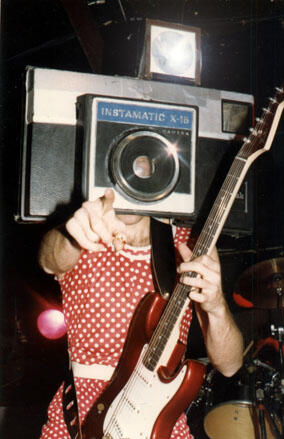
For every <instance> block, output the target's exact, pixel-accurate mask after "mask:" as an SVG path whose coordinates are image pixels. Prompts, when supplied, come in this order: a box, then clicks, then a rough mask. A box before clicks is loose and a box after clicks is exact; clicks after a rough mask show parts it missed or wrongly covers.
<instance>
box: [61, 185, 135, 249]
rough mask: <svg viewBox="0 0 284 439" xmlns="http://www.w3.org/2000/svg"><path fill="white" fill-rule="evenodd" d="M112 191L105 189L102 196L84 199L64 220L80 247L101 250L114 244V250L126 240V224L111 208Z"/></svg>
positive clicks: (119, 247)
mask: <svg viewBox="0 0 284 439" xmlns="http://www.w3.org/2000/svg"><path fill="white" fill-rule="evenodd" d="M113 203H114V192H113V190H112V189H107V190H106V191H105V194H104V196H103V197H101V198H98V199H97V200H95V201H85V202H84V203H83V204H82V206H81V207H80V208H79V209H78V210H76V212H75V213H74V214H73V216H72V217H71V218H70V219H69V220H68V221H67V222H66V225H65V227H66V230H67V232H68V233H69V234H70V235H71V236H72V238H73V239H75V241H76V242H77V243H78V244H79V246H80V247H81V248H84V249H86V250H93V251H101V250H105V246H104V245H103V244H102V242H103V243H105V244H107V245H111V244H113V245H114V248H115V250H116V251H119V250H121V249H122V248H123V246H124V243H125V242H126V226H125V224H124V223H123V222H122V221H121V220H120V219H119V218H118V217H117V216H116V214H115V211H114V209H113Z"/></svg>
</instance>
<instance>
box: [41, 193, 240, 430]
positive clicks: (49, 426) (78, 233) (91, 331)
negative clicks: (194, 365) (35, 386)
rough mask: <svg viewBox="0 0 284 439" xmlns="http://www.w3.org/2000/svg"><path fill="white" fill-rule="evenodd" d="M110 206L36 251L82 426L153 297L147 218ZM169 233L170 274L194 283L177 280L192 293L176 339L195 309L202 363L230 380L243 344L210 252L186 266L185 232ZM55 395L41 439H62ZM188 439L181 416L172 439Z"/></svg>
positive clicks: (88, 206)
mask: <svg viewBox="0 0 284 439" xmlns="http://www.w3.org/2000/svg"><path fill="white" fill-rule="evenodd" d="M113 203H114V192H113V190H112V189H107V190H106V191H105V194H104V196H103V197H101V198H99V199H97V200H95V201H86V202H84V203H83V204H82V206H81V207H80V208H79V209H78V210H77V211H75V213H74V214H73V216H71V217H70V218H69V219H68V220H67V222H66V223H65V224H64V225H61V226H60V227H58V228H54V229H52V230H50V231H48V232H47V233H46V235H45V236H44V237H43V239H42V243H41V246H40V251H39V262H40V265H41V267H42V268H43V270H44V271H45V272H47V273H50V274H52V275H55V277H56V279H57V280H58V282H59V283H60V286H61V291H62V305H63V311H64V315H65V321H66V325H67V328H68V330H67V335H68V349H69V355H70V358H71V361H72V365H73V373H74V377H75V378H74V380H75V387H76V395H77V400H78V409H79V417H80V421H81V422H82V420H83V419H84V418H85V416H86V414H87V412H88V411H89V409H90V408H91V406H92V405H93V404H94V401H95V400H96V399H97V397H98V396H99V395H100V394H101V392H102V391H103V390H104V388H105V387H106V385H107V383H108V381H109V379H110V378H111V375H112V373H113V370H114V368H115V366H116V365H117V363H118V360H119V358H120V355H121V352H122V349H123V345H124V341H125V339H126V335H127V329H128V326H129V324H130V321H131V318H132V315H133V313H134V310H135V308H136V306H137V304H138V303H139V302H140V300H141V298H142V297H143V296H144V295H145V294H146V292H149V291H154V285H153V278H152V273H151V266H150V254H151V248H150V218H149V216H140V215H128V214H122V215H118V214H116V213H115V210H114V208H113ZM173 229H174V230H173V234H174V244H175V247H176V248H177V249H178V252H177V254H178V256H177V263H178V266H177V272H178V273H179V274H182V273H185V272H190V271H193V272H196V273H197V274H198V275H199V276H197V277H194V278H192V277H188V276H186V275H184V276H183V280H182V282H183V283H185V284H187V285H190V286H192V287H194V288H192V289H191V292H190V299H191V301H190V306H189V307H188V310H187V312H186V313H185V316H184V317H183V319H182V322H181V325H180V339H181V340H182V342H183V343H184V344H186V342H187V335H188V329H189V325H190V320H191V314H192V304H193V303H194V304H195V308H196V313H197V317H198V320H199V323H200V325H201V329H202V333H203V336H204V341H205V345H206V349H207V355H208V359H209V361H210V362H211V363H212V365H213V366H214V367H215V368H216V369H217V370H219V371H220V372H221V373H222V374H223V375H225V376H232V375H233V374H235V373H236V372H237V370H238V369H239V368H240V367H241V365H242V353H243V339H242V335H241V332H240V331H239V329H238V327H237V326H236V324H235V322H234V319H233V316H232V314H231V313H230V311H229V308H228V305H227V302H226V300H225V297H224V294H223V291H222V285H221V268H220V262H219V258H218V253H217V250H216V249H214V251H213V252H212V254H211V255H202V256H200V257H197V258H195V259H194V260H190V259H191V255H192V253H191V250H190V248H189V247H188V245H187V243H188V241H189V238H190V230H189V229H187V228H184V227H174V226H173ZM62 392H63V385H61V386H60V388H59V389H58V391H57V393H56V394H55V396H54V398H53V400H52V401H51V403H50V405H49V408H48V420H47V422H46V424H45V425H44V426H43V428H42V435H41V438H42V439H47V438H49V439H50V438H54V439H55V438H56V439H67V438H68V437H69V435H68V431H67V428H66V425H65V423H64V418H63V409H62ZM191 437H192V436H191V434H190V430H189V426H188V425H187V418H186V415H185V414H182V415H181V416H180V418H179V419H178V420H177V422H176V425H175V426H174V428H173V431H172V434H171V439H189V438H191Z"/></svg>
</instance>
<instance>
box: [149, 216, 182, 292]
mask: <svg viewBox="0 0 284 439" xmlns="http://www.w3.org/2000/svg"><path fill="white" fill-rule="evenodd" d="M150 232H151V233H150V237H151V249H152V260H151V263H152V272H153V281H154V286H155V289H156V291H159V292H160V294H161V295H162V296H163V295H165V294H166V293H169V294H171V292H172V291H173V288H174V285H175V280H176V258H175V246H174V240H173V233H172V226H171V225H170V224H165V223H163V222H161V221H158V220H156V219H154V218H151V220H150Z"/></svg>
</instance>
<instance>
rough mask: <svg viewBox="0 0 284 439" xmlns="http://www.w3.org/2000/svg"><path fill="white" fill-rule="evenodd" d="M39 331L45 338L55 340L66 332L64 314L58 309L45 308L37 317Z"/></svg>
mask: <svg viewBox="0 0 284 439" xmlns="http://www.w3.org/2000/svg"><path fill="white" fill-rule="evenodd" d="M37 327H38V330H39V332H40V333H41V334H42V335H43V336H44V337H46V338H49V339H51V340H55V339H57V338H60V337H62V336H63V335H64V334H65V333H66V324H65V321H64V315H63V313H62V312H61V311H59V310H58V309H47V310H46V311H43V312H42V313H41V314H40V315H39V316H38V319H37Z"/></svg>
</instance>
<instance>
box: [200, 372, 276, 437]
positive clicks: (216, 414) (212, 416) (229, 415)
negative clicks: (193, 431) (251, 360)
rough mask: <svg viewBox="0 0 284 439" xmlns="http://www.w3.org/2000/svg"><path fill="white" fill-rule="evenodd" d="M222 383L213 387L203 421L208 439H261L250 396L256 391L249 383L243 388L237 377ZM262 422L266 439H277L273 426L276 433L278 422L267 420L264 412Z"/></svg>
mask: <svg viewBox="0 0 284 439" xmlns="http://www.w3.org/2000/svg"><path fill="white" fill-rule="evenodd" d="M223 381H224V382H223V383H222V382H220V380H219V382H217V383H216V382H213V383H212V386H213V387H212V389H211V394H210V398H211V401H210V404H209V405H207V411H206V415H205V417H204V430H205V432H206V434H207V436H208V437H209V438H210V439H261V438H262V435H261V428H260V423H259V415H258V410H257V406H256V404H255V402H254V400H255V398H254V395H253V392H254V391H255V387H254V386H253V385H252V383H250V384H243V382H242V380H241V379H240V377H239V376H237V377H234V378H233V379H226V378H224V377H223ZM217 385H218V388H217V387H216V386H217ZM214 386H215V387H214ZM220 390H221V391H220ZM221 395H222V397H221ZM220 398H222V400H220ZM264 419H265V427H266V438H267V439H276V438H277V435H276V433H275V428H274V425H273V424H274V423H275V425H276V427H277V429H278V430H279V424H280V423H279V419H278V418H277V417H276V416H275V415H274V414H273V416H269V414H268V412H267V411H266V409H264Z"/></svg>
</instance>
